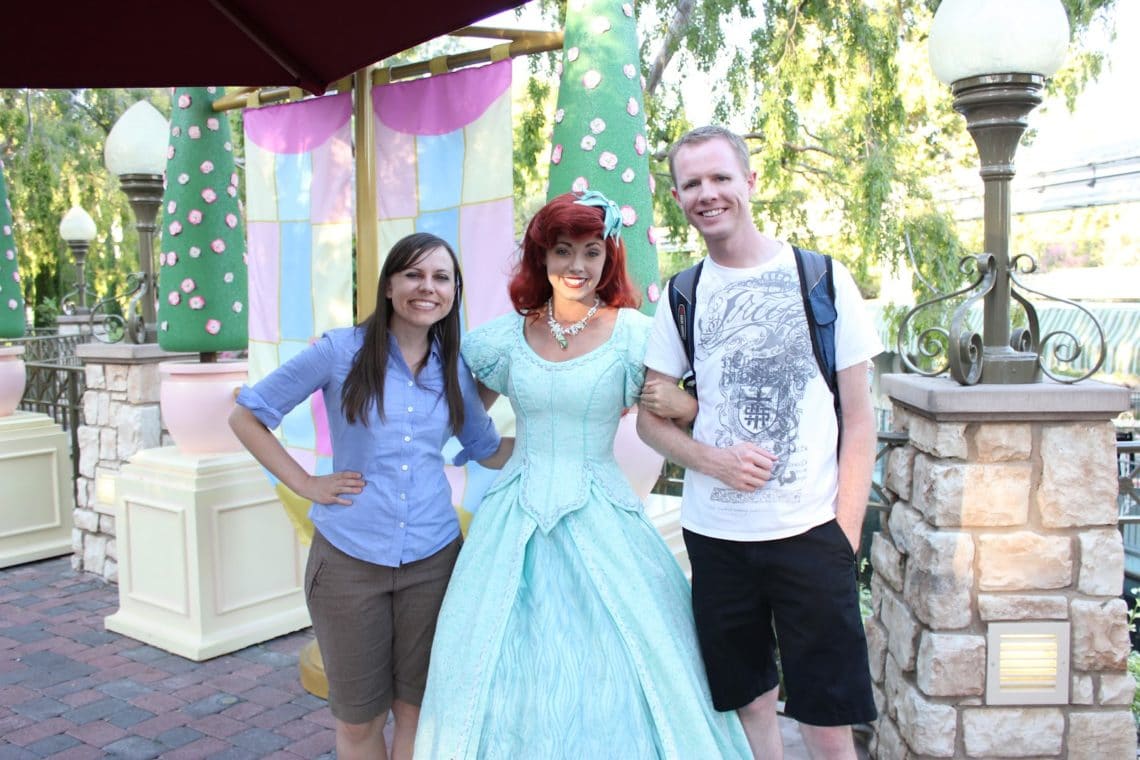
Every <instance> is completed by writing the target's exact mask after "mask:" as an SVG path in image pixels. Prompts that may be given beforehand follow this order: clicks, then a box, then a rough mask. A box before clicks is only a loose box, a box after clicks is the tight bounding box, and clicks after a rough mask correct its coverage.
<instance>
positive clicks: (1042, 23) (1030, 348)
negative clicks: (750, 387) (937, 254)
mask: <svg viewBox="0 0 1140 760" xmlns="http://www.w3.org/2000/svg"><path fill="white" fill-rule="evenodd" d="M1068 43H1069V22H1068V18H1067V17H1066V15H1065V9H1064V8H1063V7H1062V5H1061V3H1060V1H1059V0H1018V1H1017V2H1008V1H1007V0H1003V2H993V1H992V0H943V2H942V4H941V5H939V6H938V11H937V12H936V13H935V16H934V24H933V26H932V28H931V31H930V43H929V44H930V63H931V66H932V67H933V68H934V73H935V74H936V75H937V76H938V78H939V79H940V80H941V81H942V82H944V83H946V84H949V85H950V87H951V92H952V93H953V95H954V110H956V111H958V113H960V114H962V115H963V116H964V117H965V118H966V128H967V129H968V130H969V132H970V135H971V136H972V137H973V138H974V142H975V144H976V145H977V147H978V154H979V156H980V158H981V176H982V180H983V182H984V183H985V194H984V208H985V212H984V217H983V224H984V229H985V253H981V254H978V255H977V256H974V257H970V258H968V259H965V260H963V267H962V268H963V271H967V270H968V269H970V268H973V269H974V272H975V274H976V275H977V277H976V279H975V280H974V282H973V283H971V285H969V286H968V287H966V288H964V289H963V290H960V291H957V292H955V293H951V294H948V295H945V296H940V297H938V298H935V299H933V300H932V301H929V302H927V303H924V304H920V305H918V306H916V307H915V308H914V309H912V310H911V312H910V313H908V314H907V315H906V316H905V317H904V318H903V321H902V323H901V325H900V329H899V354H900V356H901V357H902V358H903V361H904V363H906V364H907V367H908V368H909V369H911V370H913V371H917V372H920V373H921V374H925V375H932V374H938V373H939V372H941V371H942V370H944V369H949V371H950V375H951V376H952V377H953V378H954V379H955V380H957V381H958V382H959V383H962V384H964V385H973V384H974V383H978V382H981V383H1032V382H1037V381H1038V380H1039V379H1040V371H1044V372H1045V373H1046V374H1048V375H1049V376H1050V377H1053V378H1055V379H1058V380H1065V381H1072V380H1073V378H1066V377H1058V376H1056V375H1053V374H1052V373H1051V372H1050V371H1049V370H1048V368H1046V367H1045V366H1044V364H1043V363H1042V361H1041V357H1042V353H1043V349H1044V345H1045V344H1046V343H1048V342H1049V340H1050V339H1051V338H1058V337H1059V338H1063V339H1065V340H1067V341H1068V343H1067V344H1066V345H1060V344H1059V345H1058V346H1057V347H1056V348H1055V349H1054V355H1055V357H1056V358H1057V359H1058V361H1062V362H1068V361H1073V360H1074V359H1076V357H1077V356H1079V355H1080V353H1081V351H1082V348H1081V347H1080V345H1079V341H1077V340H1076V338H1075V336H1073V335H1071V334H1069V333H1051V334H1049V335H1047V336H1044V337H1042V336H1041V335H1040V331H1039V329H1038V324H1037V314H1036V311H1035V310H1034V308H1033V306H1032V304H1030V303H1029V301H1028V300H1027V299H1026V298H1025V297H1024V296H1023V295H1021V294H1020V293H1018V292H1017V290H1015V289H1013V288H1012V285H1017V286H1018V287H1019V288H1020V289H1021V290H1025V291H1028V292H1032V293H1037V294H1038V295H1045V294H1043V293H1038V292H1037V291H1034V290H1032V289H1031V288H1028V287H1026V286H1025V285H1024V284H1022V283H1020V282H1019V281H1018V278H1017V275H1018V273H1019V271H1033V269H1035V268H1036V263H1035V262H1033V260H1032V257H1030V256H1028V255H1021V256H1014V257H1012V258H1011V257H1010V251H1009V237H1010V222H1011V219H1012V206H1011V192H1010V181H1011V180H1012V179H1013V176H1014V173H1015V169H1014V160H1013V159H1014V154H1015V153H1016V152H1017V144H1018V142H1019V141H1020V140H1021V136H1022V135H1023V134H1024V132H1025V129H1026V127H1027V126H1028V117H1029V114H1030V112H1031V111H1032V110H1033V109H1034V108H1036V107H1037V106H1038V105H1040V103H1041V97H1042V90H1043V89H1044V86H1045V79H1046V78H1047V77H1049V76H1051V75H1052V74H1053V73H1054V72H1055V71H1056V70H1057V69H1058V68H1059V67H1060V65H1061V63H1062V62H1063V61H1064V58H1065V51H1066V49H1067V47H1068ZM1019 267H1021V268H1022V269H1019ZM956 296H965V300H964V302H963V303H962V304H961V305H960V306H959V307H958V308H957V309H956V311H955V312H954V315H953V317H952V320H951V324H950V328H949V329H948V330H947V329H945V328H932V329H931V330H928V331H927V332H926V333H924V334H923V335H922V336H920V340H919V342H920V345H922V346H923V347H924V346H925V344H926V343H927V341H926V338H928V337H929V335H928V333H930V332H934V333H936V334H938V335H940V336H941V338H942V340H943V341H944V344H945V349H946V353H947V357H946V359H947V362H946V365H944V366H943V367H941V368H939V369H936V370H934V371H927V370H922V369H919V368H918V367H916V366H915V365H914V364H913V363H912V362H911V361H910V359H909V357H908V352H907V350H906V346H905V342H904V337H905V333H906V327H907V324H908V323H909V320H910V318H911V317H912V316H913V315H914V314H915V313H916V312H918V311H919V310H921V309H923V308H926V307H927V306H930V305H932V304H934V303H937V302H940V301H944V300H946V299H949V298H952V297H956ZM1046 297H1048V298H1053V297H1052V296H1046ZM1011 298H1012V299H1014V300H1016V301H1017V302H1018V303H1020V304H1021V305H1022V307H1023V308H1024V309H1025V311H1026V316H1027V318H1028V323H1029V326H1028V328H1021V329H1017V330H1013V329H1012V324H1011V321H1010V299H1011ZM979 299H981V300H983V331H982V335H978V334H977V333H976V332H973V331H972V330H970V329H969V328H968V327H967V325H966V315H967V313H968V311H969V309H970V308H971V307H972V306H974V304H975V303H976V302H977V301H978V300H979ZM1053 300H1058V301H1064V299H1057V298H1054V299H1053ZM1064 302H1065V303H1070V302H1067V301H1064ZM1074 305H1076V304H1074ZM1078 308H1081V307H1079V306H1078ZM1082 311H1085V313H1086V314H1088V311H1087V310H1085V309H1082ZM1089 317H1090V318H1091V317H1092V315H1091V314H1089ZM1093 322H1094V324H1095V322H1096V320H1095V319H1094V320H1093ZM1096 327H1097V329H1098V330H1100V326H1099V325H1097V326H1096ZM1059 343H1060V342H1059ZM930 353H933V352H930ZM930 353H928V355H930ZM1103 356H1104V341H1103V331H1101V361H1103ZM1099 364H1100V362H1097V367H1099ZM1097 367H1094V368H1093V370H1092V371H1095V369H1096V368H1097ZM1092 371H1090V372H1089V373H1087V374H1086V375H1083V376H1082V377H1087V376H1088V375H1089V374H1092ZM1076 379H1082V378H1076Z"/></svg>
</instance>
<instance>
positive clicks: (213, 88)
mask: <svg viewBox="0 0 1140 760" xmlns="http://www.w3.org/2000/svg"><path fill="white" fill-rule="evenodd" d="M217 91H218V88H217V87H215V86H213V85H210V86H209V87H207V88H206V92H208V93H210V94H211V95H213V94H214V93H215V92H217Z"/></svg>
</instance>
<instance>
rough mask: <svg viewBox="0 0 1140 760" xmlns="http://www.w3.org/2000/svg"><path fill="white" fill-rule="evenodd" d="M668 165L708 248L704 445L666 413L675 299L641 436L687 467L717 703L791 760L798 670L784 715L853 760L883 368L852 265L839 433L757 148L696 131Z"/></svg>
mask: <svg viewBox="0 0 1140 760" xmlns="http://www.w3.org/2000/svg"><path fill="white" fill-rule="evenodd" d="M669 168H670V171H671V172H672V175H673V183H674V189H673V197H674V198H675V199H676V200H677V202H678V203H679V204H680V206H681V208H682V210H683V211H684V212H685V216H686V218H687V219H688V220H689V223H690V224H692V225H693V226H694V227H695V228H696V229H697V231H698V232H699V233H700V234H701V237H702V238H703V240H704V242H705V245H706V247H707V249H708V258H707V259H706V260H705V263H704V267H703V270H702V272H701V277H700V281H699V284H698V286H697V293H696V304H695V308H694V312H695V315H696V318H695V325H694V330H695V333H694V334H695V340H694V357H693V364H694V365H695V366H694V367H693V369H694V370H695V375H696V383H697V396H698V400H699V410H698V412H697V417H696V420H695V421H694V424H693V430H692V434H691V435H690V434H689V433H688V432H687V431H686V430H685V429H683V428H682V427H680V426H679V425H678V424H676V423H674V422H673V421H671V420H669V419H667V418H666V417H664V416H659V414H657V413H655V412H659V413H661V414H664V413H665V412H666V411H667V407H666V406H663V405H661V403H660V402H659V399H661V398H662V395H659V394H658V392H657V389H658V388H660V387H661V386H662V384H666V383H669V384H673V385H675V384H676V383H677V380H678V378H680V377H682V376H683V375H684V374H685V373H686V372H687V371H688V370H689V369H690V366H689V361H688V358H687V357H686V354H685V349H684V345H683V344H682V341H681V338H680V336H679V335H678V333H677V328H676V325H675V324H674V322H673V318H672V314H671V313H670V310H669V308H668V306H667V304H666V303H664V302H663V303H662V304H661V305H660V306H659V307H658V309H657V317H656V322H655V324H654V328H653V333H652V335H651V337H650V341H649V348H648V351H647V353H646V357H645V364H646V367H647V375H646V384H645V388H644V390H643V399H642V403H641V408H642V413H641V414H639V415H638V425H637V427H638V432H639V433H640V435H641V437H642V438H643V439H644V440H645V441H646V443H648V444H649V445H650V446H652V447H653V448H655V449H656V450H657V451H659V452H660V453H662V454H663V455H665V456H666V457H668V458H669V459H670V460H672V461H674V462H677V463H678V464H681V465H682V466H684V467H685V471H686V472H685V490H684V496H683V499H682V507H681V522H682V526H683V527H684V533H685V543H686V547H687V548H688V552H689V559H690V561H691V563H692V568H693V610H694V615H695V618H696V624H697V632H698V635H699V637H700V642H701V653H702V656H703V659H704V661H705V670H706V672H707V673H708V678H709V685H710V689H711V691H712V696H713V703H714V705H715V706H716V708H717V709H718V710H725V711H727V710H736V711H737V713H738V714H739V716H740V719H741V721H742V723H743V725H744V729H745V732H746V734H747V735H748V740H749V743H750V745H751V747H752V752H753V754H754V755H755V756H756V757H757V758H759V757H764V758H780V757H782V755H783V747H782V743H781V738H780V731H779V726H778V723H777V719H776V706H777V696H778V691H779V687H778V678H779V669H782V672H783V676H784V682H785V697H786V701H785V713H786V714H788V715H790V716H791V717H793V718H795V719H796V720H798V721H799V722H800V725H801V728H802V733H803V737H804V741H805V743H806V744H807V745H808V748H809V751H810V752H811V755H812V757H813V758H844V759H853V758H854V757H855V748H854V742H853V739H852V733H851V726H852V725H853V724H857V723H865V722H869V721H871V720H874V718H875V717H876V712H875V706H874V700H873V697H872V694H871V681H870V671H869V667H868V664H867V643H866V638H865V637H864V634H863V626H862V619H861V616H860V613H859V603H858V592H857V587H856V580H855V578H856V573H855V571H856V567H855V557H856V552H857V550H858V546H859V540H860V535H861V531H862V525H863V515H864V512H865V510H866V505H867V497H868V493H869V491H870V484H871V470H872V467H873V464H874V452H875V426H874V415H873V413H872V409H871V399H870V392H869V389H868V383H867V375H868V361H869V360H870V359H871V358H872V357H873V356H875V355H876V354H878V353H879V352H880V351H882V345H881V344H880V342H879V339H878V336H877V334H876V332H875V330H874V329H873V325H872V324H871V321H870V319H869V317H868V316H867V314H866V312H865V310H864V308H863V302H862V299H861V298H860V296H859V292H858V290H857V289H856V287H855V283H854V281H853V280H852V279H851V275H850V273H849V272H848V271H847V270H846V268H844V267H843V266H842V265H841V264H839V263H838V262H836V263H835V265H834V281H835V305H836V309H837V311H838V315H839V316H838V319H837V320H836V328H835V354H836V368H837V370H838V383H837V387H838V393H839V401H840V408H841V410H842V416H843V424H842V426H841V427H842V430H841V431H840V426H839V425H838V423H837V421H836V417H835V409H834V404H833V400H834V399H833V396H832V393H831V391H830V390H829V388H828V384H827V382H826V381H825V380H824V378H823V377H822V375H821V374H820V369H819V366H818V365H817V362H816V359H815V356H814V354H813V351H812V344H811V336H810V333H809V328H808V323H807V317H806V315H805V312H804V307H803V298H802V295H801V290H800V282H799V274H798V272H797V268H796V263H795V258H794V256H793V252H792V248H791V246H789V245H788V244H787V243H786V242H784V241H781V240H777V239H775V238H772V237H768V236H767V235H764V234H763V233H761V232H760V230H759V229H758V228H757V227H756V223H755V222H754V220H753V218H752V213H751V205H750V202H749V201H750V196H751V194H752V192H753V190H754V189H755V185H756V174H755V172H753V171H752V170H751V169H750V168H749V165H748V149H747V147H746V146H745V144H744V141H743V140H741V138H740V137H739V136H737V135H736V134H734V133H733V132H730V131H728V130H726V129H723V128H721V127H702V128H700V129H696V130H693V131H691V132H689V133H688V134H686V135H685V136H684V137H682V138H681V139H680V140H679V141H678V142H677V144H676V145H674V146H673V149H672V150H671V152H670V155H669ZM777 639H778V641H779V666H778V665H777V659H776V646H777ZM778 668H779V669H778Z"/></svg>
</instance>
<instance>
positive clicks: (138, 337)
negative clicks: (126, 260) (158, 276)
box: [89, 272, 150, 343]
mask: <svg viewBox="0 0 1140 760" xmlns="http://www.w3.org/2000/svg"><path fill="white" fill-rule="evenodd" d="M149 293H150V288H149V287H148V284H147V277H146V275H145V274H144V273H142V272H132V273H131V274H129V275H127V290H126V292H124V293H120V294H118V295H115V296H109V297H107V298H104V299H102V300H101V301H99V302H98V303H96V304H95V305H94V306H93V307H92V308H91V318H90V320H89V322H90V325H91V334H92V335H94V336H95V337H96V338H97V339H99V340H101V341H103V342H104V343H118V342H120V341H122V340H123V339H124V338H127V339H130V340H131V342H133V343H145V342H146V338H147V336H146V324H145V322H144V321H143V315H142V299H143V298H144V297H149ZM127 299H130V300H129V301H127V304H126V309H125V316H124V314H123V313H120V311H119V310H113V309H112V308H111V307H112V305H114V304H116V303H120V302H122V301H125V300H127Z"/></svg>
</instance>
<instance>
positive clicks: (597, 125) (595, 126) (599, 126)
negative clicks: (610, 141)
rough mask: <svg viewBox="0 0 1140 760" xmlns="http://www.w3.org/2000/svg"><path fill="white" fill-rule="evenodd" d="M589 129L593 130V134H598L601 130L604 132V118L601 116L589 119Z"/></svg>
mask: <svg viewBox="0 0 1140 760" xmlns="http://www.w3.org/2000/svg"><path fill="white" fill-rule="evenodd" d="M590 131H591V132H593V133H594V134H595V135H600V134H601V133H602V132H605V131H606V121H605V119H602V118H597V119H591V120H590Z"/></svg>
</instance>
